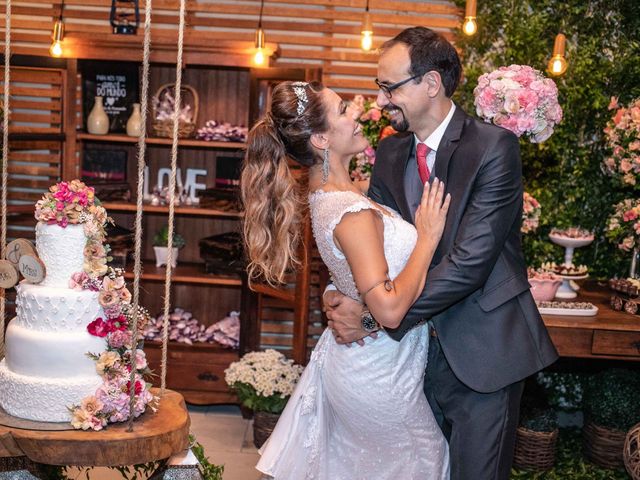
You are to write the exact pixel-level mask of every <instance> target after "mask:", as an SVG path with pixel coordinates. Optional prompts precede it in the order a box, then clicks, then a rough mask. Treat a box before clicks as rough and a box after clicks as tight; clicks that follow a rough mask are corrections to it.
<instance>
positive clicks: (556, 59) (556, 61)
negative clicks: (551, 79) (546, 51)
mask: <svg viewBox="0 0 640 480" xmlns="http://www.w3.org/2000/svg"><path fill="white" fill-rule="evenodd" d="M547 68H548V70H549V73H550V74H551V75H562V74H563V73H564V72H566V71H567V61H566V60H565V59H564V57H562V56H560V55H554V56H553V57H552V58H551V60H549V65H548V66H547Z"/></svg>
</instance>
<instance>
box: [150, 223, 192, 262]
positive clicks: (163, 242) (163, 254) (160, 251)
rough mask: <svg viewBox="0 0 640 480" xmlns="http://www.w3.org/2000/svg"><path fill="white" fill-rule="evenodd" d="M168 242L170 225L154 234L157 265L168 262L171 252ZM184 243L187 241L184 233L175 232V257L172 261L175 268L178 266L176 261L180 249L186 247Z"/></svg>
mask: <svg viewBox="0 0 640 480" xmlns="http://www.w3.org/2000/svg"><path fill="white" fill-rule="evenodd" d="M168 243H169V227H168V226H166V225H165V226H164V227H162V228H161V229H160V230H158V232H157V233H156V234H155V235H154V236H153V251H154V253H155V254H156V267H160V266H162V265H166V264H167V256H168V253H169V252H168V248H167V244H168ZM184 245H185V241H184V238H183V237H182V235H180V234H179V233H177V232H173V248H172V250H173V258H172V261H171V266H172V267H173V268H176V263H177V262H178V250H180V249H181V248H182V247H184Z"/></svg>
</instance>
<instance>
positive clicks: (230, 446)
mask: <svg viewBox="0 0 640 480" xmlns="http://www.w3.org/2000/svg"><path fill="white" fill-rule="evenodd" d="M189 415H190V416H191V433H192V434H193V435H194V436H195V437H196V440H197V441H198V442H200V443H201V444H202V446H203V447H204V451H205V454H206V455H207V456H208V457H209V461H210V462H211V463H214V464H217V465H224V475H223V480H258V479H259V478H260V474H259V473H258V471H257V470H255V469H254V466H255V464H256V463H257V461H258V458H259V455H258V451H257V450H256V448H255V447H254V446H253V432H252V427H251V421H249V420H244V419H243V418H242V416H241V415H240V409H239V408H238V407H235V406H226V405H220V406H208V407H199V406H189ZM69 476H70V477H72V478H77V479H78V480H80V479H83V480H84V478H85V476H84V474H83V473H82V472H77V473H76V472H74V473H73V474H72V475H69ZM90 478H91V480H118V479H121V478H122V477H121V476H120V475H119V474H118V473H116V472H113V471H112V470H109V469H102V468H101V469H93V470H92V471H91V472H90Z"/></svg>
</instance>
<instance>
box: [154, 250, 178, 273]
mask: <svg viewBox="0 0 640 480" xmlns="http://www.w3.org/2000/svg"><path fill="white" fill-rule="evenodd" d="M172 250H173V258H172V259H171V267H172V268H176V264H177V263H178V251H179V250H178V249H177V248H176V247H174V248H172ZM153 252H154V253H155V254H156V267H161V266H162V265H166V264H167V256H168V254H169V249H168V248H167V247H153Z"/></svg>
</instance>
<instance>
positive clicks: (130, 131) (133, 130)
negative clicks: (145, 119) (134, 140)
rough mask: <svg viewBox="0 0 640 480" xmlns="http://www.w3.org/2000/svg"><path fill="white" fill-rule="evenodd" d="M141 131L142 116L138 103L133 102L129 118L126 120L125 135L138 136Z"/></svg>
mask: <svg viewBox="0 0 640 480" xmlns="http://www.w3.org/2000/svg"><path fill="white" fill-rule="evenodd" d="M141 132H142V116H141V115H140V104H139V103H134V104H133V112H131V116H130V117H129V120H127V135H129V136H130V137H139V136H140V133H141Z"/></svg>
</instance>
